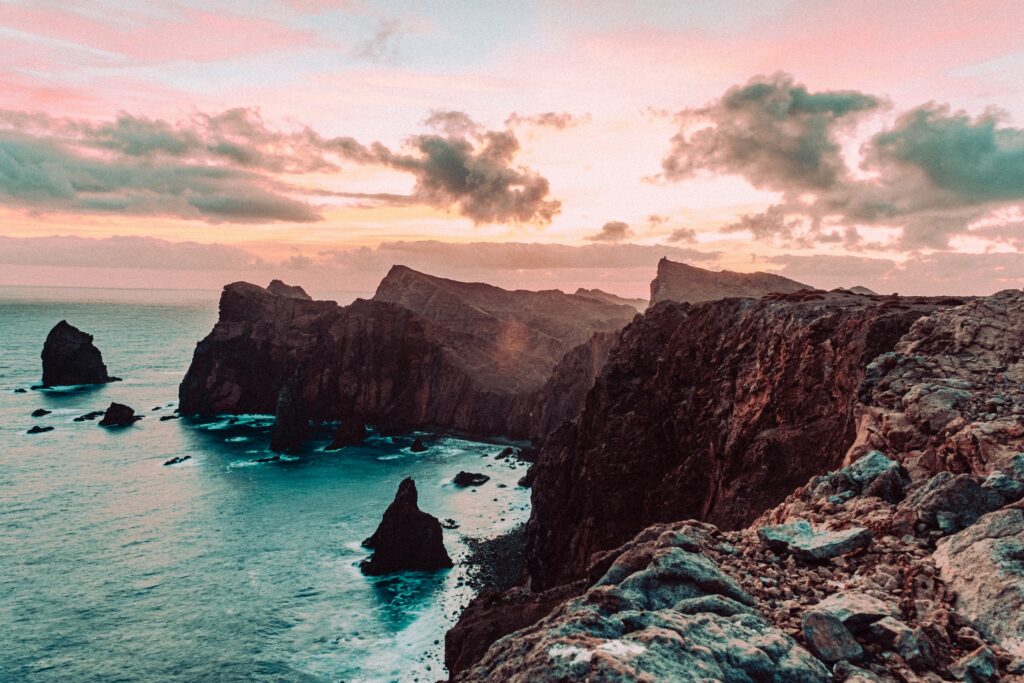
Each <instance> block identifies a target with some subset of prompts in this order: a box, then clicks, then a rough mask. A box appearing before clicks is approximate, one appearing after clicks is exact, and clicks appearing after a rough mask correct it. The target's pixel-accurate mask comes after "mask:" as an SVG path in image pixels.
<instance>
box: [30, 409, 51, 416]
mask: <svg viewBox="0 0 1024 683" xmlns="http://www.w3.org/2000/svg"><path fill="white" fill-rule="evenodd" d="M52 412H53V411H52V410H47V409H46V408H36V409H35V410H33V411H32V417H42V416H44V415H49V414H50V413H52Z"/></svg>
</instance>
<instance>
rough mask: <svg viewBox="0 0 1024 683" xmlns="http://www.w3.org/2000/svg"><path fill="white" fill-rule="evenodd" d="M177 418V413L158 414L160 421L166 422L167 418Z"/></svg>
mask: <svg viewBox="0 0 1024 683" xmlns="http://www.w3.org/2000/svg"><path fill="white" fill-rule="evenodd" d="M177 419H178V416H177V415H161V416H160V421H161V422H167V421H168V420H177Z"/></svg>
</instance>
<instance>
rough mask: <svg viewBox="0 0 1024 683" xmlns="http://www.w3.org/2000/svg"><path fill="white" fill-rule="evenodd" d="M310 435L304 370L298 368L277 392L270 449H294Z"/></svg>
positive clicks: (280, 450) (281, 450)
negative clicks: (303, 379) (303, 377)
mask: <svg viewBox="0 0 1024 683" xmlns="http://www.w3.org/2000/svg"><path fill="white" fill-rule="evenodd" d="M308 436H309V414H308V413H307V412H306V404H305V402H304V401H303V398H302V372H301V371H300V370H296V371H295V372H294V373H293V374H292V376H291V378H289V379H288V380H287V381H286V382H285V383H284V384H283V385H281V390H280V391H279V392H278V393H277V410H276V411H275V412H274V429H273V431H272V432H271V433H270V450H272V451H277V452H279V453H280V452H285V451H293V450H295V449H297V448H298V447H299V446H301V445H302V444H303V442H304V441H305V440H306V438H307V437H308Z"/></svg>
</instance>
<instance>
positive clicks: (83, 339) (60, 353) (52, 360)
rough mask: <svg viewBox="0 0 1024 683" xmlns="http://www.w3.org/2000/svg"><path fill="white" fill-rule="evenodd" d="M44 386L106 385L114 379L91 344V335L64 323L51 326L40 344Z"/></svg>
mask: <svg viewBox="0 0 1024 683" xmlns="http://www.w3.org/2000/svg"><path fill="white" fill-rule="evenodd" d="M42 359H43V386H46V387H57V386H68V385H73V384H105V383H106V382H116V381H118V378H117V377H111V376H110V375H108V374H107V366H106V365H104V364H103V356H102V354H100V350H99V349H97V348H96V347H95V346H94V345H93V343H92V335H91V334H86V333H85V332H82V331H81V330H80V329H78V328H77V327H75V326H74V325H71V324H69V323H68V321H66V320H61V321H60V322H59V323H57V324H56V325H54V326H53V329H52V330H50V333H49V334H48V335H46V342H45V343H44V344H43V353H42Z"/></svg>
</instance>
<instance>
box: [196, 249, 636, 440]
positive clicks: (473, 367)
mask: <svg viewBox="0 0 1024 683" xmlns="http://www.w3.org/2000/svg"><path fill="white" fill-rule="evenodd" d="M396 272H397V273H398V275H399V276H400V277H398V279H400V280H401V281H402V282H404V283H405V284H406V285H407V286H408V287H409V288H410V291H411V292H412V293H411V294H409V296H408V297H399V293H400V289H399V288H398V287H397V285H396V283H395V278H393V277H392V276H389V280H386V281H385V282H386V283H388V284H387V287H384V285H383V284H382V288H383V289H385V290H386V291H389V292H391V293H392V294H393V295H395V296H396V297H397V298H402V299H403V301H406V300H407V301H408V302H410V303H413V304H416V305H418V306H420V307H421V308H422V309H423V310H424V312H425V313H426V314H428V315H427V316H424V315H420V314H418V313H417V312H414V311H412V310H410V309H408V308H406V307H405V306H404V305H398V304H395V303H389V302H385V301H377V300H374V301H366V300H356V301H355V302H354V303H352V304H351V305H349V306H345V307H340V306H338V305H337V304H335V303H334V302H331V301H312V300H307V299H302V298H295V297H293V296H290V295H287V294H275V293H273V292H270V291H268V290H266V289H263V288H261V287H258V286H256V285H251V284H248V283H244V282H237V283H234V284H231V285H228V286H227V287H225V288H224V292H223V294H222V295H221V302H220V317H219V319H218V322H217V324H216V326H215V327H214V329H213V331H212V332H211V333H210V335H209V336H207V337H206V339H204V340H203V341H201V342H200V343H199V344H198V345H197V347H196V351H195V354H194V356H193V359H192V365H191V366H190V367H189V370H188V373H187V374H186V376H185V378H184V380H183V381H182V384H181V387H180V390H179V398H180V408H181V411H182V413H183V414H204V415H212V414H221V413H274V412H276V408H277V405H278V398H279V392H280V390H281V388H282V386H283V385H284V382H285V380H286V379H287V378H289V377H290V376H291V374H292V373H293V372H294V371H295V368H298V367H300V366H301V367H302V368H303V378H302V381H301V386H298V387H296V388H295V390H294V391H293V392H292V399H294V400H293V401H292V402H293V403H296V404H298V403H301V404H302V405H304V406H305V407H306V409H307V412H308V415H307V416H306V417H308V418H309V419H312V420H339V419H340V420H342V421H345V420H354V419H358V420H362V421H363V422H365V423H369V424H371V425H373V426H375V427H378V428H380V429H383V430H385V431H400V430H410V429H415V428H441V429H455V430H459V431H463V432H466V433H468V434H473V435H478V436H492V435H505V436H509V437H514V438H515V437H527V438H528V437H535V436H544V435H545V434H546V433H547V432H548V431H549V430H550V429H551V428H553V427H554V426H557V425H558V424H560V423H561V421H562V420H564V419H566V418H571V417H575V415H576V414H578V412H579V409H580V407H581V406H582V400H583V397H584V395H585V394H586V391H587V389H589V388H590V385H591V384H592V382H593V378H594V376H595V375H596V372H597V371H598V370H599V366H600V365H601V364H603V360H604V358H605V356H606V354H607V350H608V349H609V348H610V347H611V345H612V343H613V342H614V339H615V336H616V334H617V332H615V330H618V328H619V327H621V326H622V325H623V324H625V322H626V321H628V320H630V319H632V317H633V315H634V312H633V310H632V309H631V308H629V307H626V306H617V305H610V304H605V303H602V302H597V301H593V300H588V299H584V298H579V297H573V296H570V295H567V294H562V293H560V292H558V293H551V292H539V293H538V292H506V291H504V290H500V289H498V288H495V287H490V286H489V285H465V286H464V287H463V285H464V283H455V282H452V281H449V280H440V279H438V278H430V277H429V276H424V275H422V274H419V273H415V272H414V271H410V270H408V269H398V268H396V269H395V270H393V271H392V273H393V274H394V273H396ZM438 283H440V284H438ZM428 285H429V286H435V285H436V286H437V287H439V288H441V289H440V293H438V294H437V295H436V296H432V295H429V294H428V293H426V290H425V289H424V288H425V287H427V286H428ZM442 285H443V287H442ZM453 292H454V293H453ZM460 296H465V297H466V298H465V299H461V298H459V297H460ZM520 303H521V304H522V309H521V310H520V311H519V313H515V311H516V310H517V308H516V307H517V306H519V304H520ZM488 311H494V312H493V313H488ZM559 311H561V313H559ZM514 313H515V315H514ZM516 315H519V316H520V317H522V318H524V319H527V321H526V322H522V321H520V320H519V319H518V318H517V317H516ZM429 316H433V318H431V317H429ZM502 316H504V317H502ZM531 316H532V317H531ZM560 321H561V322H560ZM604 329H609V330H612V331H609V332H599V331H598V330H604ZM514 330H520V331H521V332H522V333H523V335H522V336H521V337H518V336H516V335H517V334H518V333H515V334H513V333H512V331H514ZM595 332H596V334H597V337H596V338H595ZM577 339H580V340H582V341H581V342H580V343H578V344H579V345H578V347H577V348H575V349H574V342H575V340H577ZM519 342H522V343H521V344H520V343H519ZM563 349H564V350H563ZM567 351H568V352H569V353H566V352H567ZM559 352H560V353H559ZM542 370H543V371H542ZM520 371H521V372H520ZM548 383H550V386H548ZM546 392H555V393H556V394H557V395H552V396H550V397H549V398H548V397H546Z"/></svg>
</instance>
